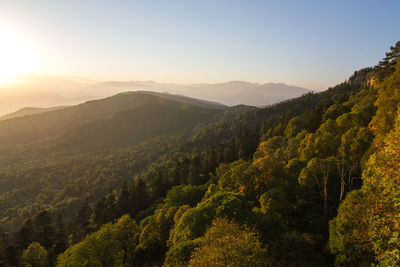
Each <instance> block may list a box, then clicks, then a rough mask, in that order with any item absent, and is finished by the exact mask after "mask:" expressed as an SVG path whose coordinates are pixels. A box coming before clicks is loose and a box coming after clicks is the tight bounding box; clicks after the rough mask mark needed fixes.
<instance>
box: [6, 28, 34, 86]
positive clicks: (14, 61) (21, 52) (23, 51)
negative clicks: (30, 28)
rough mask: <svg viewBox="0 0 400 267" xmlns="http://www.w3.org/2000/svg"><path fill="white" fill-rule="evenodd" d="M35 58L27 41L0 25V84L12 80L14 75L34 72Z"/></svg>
mask: <svg viewBox="0 0 400 267" xmlns="http://www.w3.org/2000/svg"><path fill="white" fill-rule="evenodd" d="M36 67H37V60H36V58H35V53H34V51H33V49H32V47H31V46H30V45H29V43H28V42H27V41H26V40H25V39H24V38H22V36H20V35H18V34H17V33H16V32H14V31H11V30H10V29H7V28H5V27H2V25H0V85H4V84H7V83H10V82H12V81H13V79H14V78H15V77H16V76H19V75H23V74H28V73H32V72H35V68H36Z"/></svg>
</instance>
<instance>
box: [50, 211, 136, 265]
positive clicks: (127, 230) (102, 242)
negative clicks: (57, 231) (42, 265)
mask: <svg viewBox="0 0 400 267" xmlns="http://www.w3.org/2000/svg"><path fill="white" fill-rule="evenodd" d="M138 229H139V228H138V226H137V224H136V222H135V221H134V220H132V219H130V218H129V215H124V216H122V217H121V218H120V219H119V220H118V221H117V222H116V223H115V224H112V223H108V224H105V225H103V226H102V227H101V229H100V230H99V231H96V232H94V233H91V234H89V235H87V236H86V237H85V239H84V240H83V241H82V242H80V243H78V244H76V245H74V246H72V247H70V248H68V249H67V250H66V251H65V252H64V253H63V254H61V255H60V256H59V257H58V262H57V266H61V267H62V266H132V265H133V264H134V249H135V247H136V245H137V237H138Z"/></svg>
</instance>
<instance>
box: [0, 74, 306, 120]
mask: <svg viewBox="0 0 400 267" xmlns="http://www.w3.org/2000/svg"><path fill="white" fill-rule="evenodd" d="M126 91H153V92H158V93H169V94H174V95H181V96H186V97H192V98H197V99H204V100H206V101H210V102H218V103H222V104H224V105H228V106H233V105H240V104H244V105H250V106H267V105H270V104H274V103H278V102H279V101H283V100H286V99H290V98H294V97H298V96H301V95H303V94H305V93H308V92H310V90H307V89H305V88H301V87H296V86H289V85H286V84H283V83H267V84H258V83H249V82H244V81H231V82H226V83H216V84H172V83H157V82H154V81H107V82H100V83H97V82H92V81H86V80H81V79H65V78H61V77H47V76H38V77H35V76H29V77H22V78H21V82H20V83H16V84H12V85H7V86H5V87H4V88H0V115H2V114H3V115H4V114H7V113H11V112H14V111H15V110H19V109H21V108H24V107H40V108H42V107H53V106H65V105H76V104H79V103H82V102H84V101H89V100H95V99H101V98H105V97H110V96H112V95H115V94H118V93H122V92H126Z"/></svg>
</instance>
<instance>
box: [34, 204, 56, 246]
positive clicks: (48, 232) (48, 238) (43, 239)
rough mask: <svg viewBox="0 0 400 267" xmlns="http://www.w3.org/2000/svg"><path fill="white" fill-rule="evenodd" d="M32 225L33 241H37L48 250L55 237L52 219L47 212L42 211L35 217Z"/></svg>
mask: <svg viewBox="0 0 400 267" xmlns="http://www.w3.org/2000/svg"><path fill="white" fill-rule="evenodd" d="M34 224H35V234H36V237H35V240H37V241H39V243H40V244H42V245H43V246H44V247H45V248H46V249H50V248H51V247H52V245H53V242H54V235H55V230H54V226H53V218H52V217H51V215H50V214H49V213H48V212H47V211H42V212H41V213H39V214H38V215H37V216H36V218H35V221H34Z"/></svg>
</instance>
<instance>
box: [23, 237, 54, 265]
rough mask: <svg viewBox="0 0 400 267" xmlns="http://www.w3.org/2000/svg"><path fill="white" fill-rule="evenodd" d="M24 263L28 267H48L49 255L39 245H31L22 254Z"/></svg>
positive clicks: (34, 243)
mask: <svg viewBox="0 0 400 267" xmlns="http://www.w3.org/2000/svg"><path fill="white" fill-rule="evenodd" d="M22 263H23V264H24V266H26V267H47V266H48V255H47V251H46V249H45V248H44V247H42V246H41V245H40V244H39V243H37V242H33V243H31V244H30V245H29V246H28V248H27V249H25V250H24V252H23V253H22Z"/></svg>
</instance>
